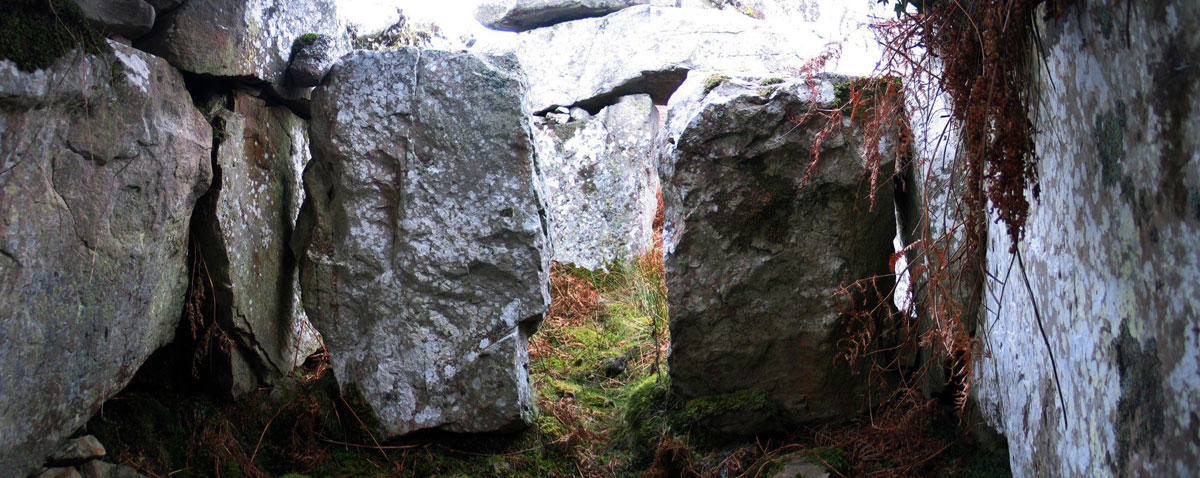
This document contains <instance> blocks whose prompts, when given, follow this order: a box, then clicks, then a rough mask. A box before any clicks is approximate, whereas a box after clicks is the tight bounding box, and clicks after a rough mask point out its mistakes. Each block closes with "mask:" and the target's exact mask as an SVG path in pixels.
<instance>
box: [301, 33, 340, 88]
mask: <svg viewBox="0 0 1200 478" xmlns="http://www.w3.org/2000/svg"><path fill="white" fill-rule="evenodd" d="M342 53H344V52H343V51H340V50H339V49H338V48H337V45H336V41H335V40H334V39H333V38H332V37H330V36H329V35H317V34H314V35H312V36H301V37H300V39H298V40H296V43H295V45H294V47H293V48H292V63H291V64H290V65H288V75H289V76H290V77H291V80H292V84H293V85H295V86H299V87H310V86H317V85H319V84H321V79H322V78H325V74H326V73H329V68H331V67H333V63H334V62H336V61H337V59H338V56H340V55H341V54H342Z"/></svg>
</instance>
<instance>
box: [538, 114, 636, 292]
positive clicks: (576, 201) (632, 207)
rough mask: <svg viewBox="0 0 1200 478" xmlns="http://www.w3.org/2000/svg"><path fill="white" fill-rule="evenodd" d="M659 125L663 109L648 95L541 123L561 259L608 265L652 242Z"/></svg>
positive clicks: (592, 265) (541, 149) (633, 255)
mask: <svg viewBox="0 0 1200 478" xmlns="http://www.w3.org/2000/svg"><path fill="white" fill-rule="evenodd" d="M584 116H586V114H584ZM657 127H658V112H657V110H656V109H655V108H654V105H653V104H652V103H651V102H650V97H649V96H648V95H636V96H627V97H624V98H622V99H621V100H620V101H618V102H617V104H614V105H612V106H609V107H607V108H605V109H603V110H601V111H600V113H599V114H597V115H596V116H593V117H587V118H584V119H582V120H579V121H571V122H568V123H565V124H555V123H554V122H552V121H545V122H543V123H542V124H539V125H536V126H535V127H534V130H533V131H534V135H533V137H534V140H535V141H536V144H537V149H538V156H539V159H538V161H539V164H540V165H541V168H542V171H543V173H544V174H545V177H546V195H547V197H548V200H547V202H548V203H549V205H550V235H551V237H552V238H553V239H554V260H555V261H557V262H561V263H573V264H575V265H577V266H580V267H586V268H588V269H600V268H603V267H604V266H605V264H607V263H610V262H613V261H616V260H622V259H632V258H636V257H639V256H641V255H642V254H644V253H645V252H646V251H649V250H650V249H651V247H652V246H653V241H654V228H653V226H654V215H655V213H656V212H657V210H658V195H657V193H658V171H657V168H656V167H655V166H654V164H655V163H654V159H653V158H652V157H651V149H652V148H651V146H652V142H653V139H652V138H653V135H654V132H655V130H656V129H657Z"/></svg>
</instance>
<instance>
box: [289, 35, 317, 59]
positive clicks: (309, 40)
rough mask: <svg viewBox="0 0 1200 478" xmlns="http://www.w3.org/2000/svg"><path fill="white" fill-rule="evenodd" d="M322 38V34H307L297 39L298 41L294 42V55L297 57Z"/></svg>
mask: <svg viewBox="0 0 1200 478" xmlns="http://www.w3.org/2000/svg"><path fill="white" fill-rule="evenodd" d="M320 38H321V34H319V33H305V34H303V35H300V36H298V37H296V40H295V41H293V42H292V55H295V54H296V52H299V51H300V50H303V49H304V48H305V47H307V46H309V45H312V44H313V43H316V42H317V40H319V39H320Z"/></svg>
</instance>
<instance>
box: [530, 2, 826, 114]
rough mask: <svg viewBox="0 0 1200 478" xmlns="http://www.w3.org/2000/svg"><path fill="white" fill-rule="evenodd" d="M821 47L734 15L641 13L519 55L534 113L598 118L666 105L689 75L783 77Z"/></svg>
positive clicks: (541, 39)
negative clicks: (613, 108)
mask: <svg viewBox="0 0 1200 478" xmlns="http://www.w3.org/2000/svg"><path fill="white" fill-rule="evenodd" d="M810 40H811V39H810ZM593 45H603V47H602V48H600V47H593ZM824 46H825V42H824V41H807V42H806V41H800V39H799V38H796V37H794V36H792V35H790V34H789V33H787V32H785V31H783V30H775V29H771V28H769V26H767V25H766V24H764V23H763V22H760V21H757V20H754V19H752V18H750V17H747V16H745V15H742V14H740V13H736V12H729V11H721V10H696V9H679V8H659V7H650V6H637V7H631V8H627V9H624V10H621V11H619V12H617V13H613V14H610V15H607V16H604V17H601V18H588V19H584V20H577V21H573V22H567V23H560V24H558V25H554V26H552V27H547V28H539V29H537V30H533V31H529V32H526V33H523V34H522V38H521V45H520V46H519V47H518V48H517V55H518V56H519V58H520V60H521V66H522V68H524V69H525V72H526V73H527V74H528V75H529V78H530V79H531V82H532V83H531V84H530V91H529V102H530V105H531V106H532V108H533V109H534V110H535V111H546V110H550V109H553V108H554V107H555V106H583V107H585V108H588V109H589V110H592V111H596V110H597V109H599V108H600V107H602V106H604V105H606V104H610V103H612V102H613V101H615V100H616V98H619V97H620V96H624V95H630V94H639V93H646V94H650V95H651V96H652V97H653V98H654V101H655V102H656V103H659V104H663V103H666V100H667V98H668V97H669V96H670V95H671V92H673V91H674V90H675V89H676V88H677V87H678V86H679V84H680V83H682V82H683V80H684V78H685V77H686V75H687V72H688V70H695V69H712V70H726V71H742V72H767V71H786V70H788V69H792V68H797V67H799V66H801V65H803V64H804V62H805V61H807V60H808V59H809V58H812V57H813V56H815V54H816V53H818V52H820V51H821V49H822V48H823V47H824Z"/></svg>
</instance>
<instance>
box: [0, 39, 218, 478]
mask: <svg viewBox="0 0 1200 478" xmlns="http://www.w3.org/2000/svg"><path fill="white" fill-rule="evenodd" d="M110 46H111V48H112V52H111V53H108V54H104V55H90V56H82V55H80V54H79V53H78V52H72V53H69V54H68V55H67V56H65V57H63V58H61V59H59V60H58V62H57V63H55V64H54V65H53V66H52V67H50V68H47V69H44V70H37V71H34V72H28V73H27V72H21V71H18V70H17V69H16V67H15V65H14V64H13V63H11V62H8V61H0V277H3V280H0V469H3V470H5V473H12V474H14V475H15V476H25V474H26V473H27V472H29V471H32V468H33V467H36V466H37V465H40V464H41V461H42V459H43V457H45V456H46V455H47V454H49V453H50V452H51V451H52V450H53V449H54V447H55V446H56V445H58V443H59V442H60V441H62V439H63V438H66V436H67V435H68V434H70V433H72V432H73V431H75V430H76V429H77V428H78V427H79V426H80V425H82V424H83V423H84V422H85V421H86V420H87V419H88V417H90V416H91V414H92V413H93V412H94V411H95V410H96V409H97V408H98V407H99V406H100V403H101V402H103V401H104V400H105V399H107V398H108V397H109V396H111V395H112V394H114V393H116V392H117V391H118V390H120V389H121V388H122V387H123V386H124V385H125V384H126V383H127V382H128V381H129V379H130V378H132V377H133V374H134V372H136V371H137V369H138V367H139V366H140V365H141V364H142V362H143V361H144V360H145V359H146V357H147V356H148V355H150V353H151V352H153V351H154V350H155V349H157V348H158V347H160V346H162V345H163V344H165V343H166V342H168V341H169V340H170V339H171V337H172V335H173V333H174V331H175V325H176V323H177V322H178V320H179V315H180V310H181V309H182V307H183V298H184V297H183V296H184V289H185V288H186V287H187V273H186V264H185V258H186V251H187V229H188V218H189V217H190V216H191V213H192V206H193V204H194V203H195V201H196V199H197V198H198V197H200V195H201V194H203V193H204V191H205V190H207V189H208V185H209V181H210V179H211V174H212V172H211V166H210V156H209V151H210V147H211V146H210V145H211V141H212V130H211V128H210V127H209V125H208V123H207V122H205V121H204V118H203V117H202V116H201V115H200V113H199V112H197V111H196V109H195V107H193V105H192V100H191V97H190V96H189V95H188V92H187V90H186V89H185V88H184V83H183V78H182V77H181V76H180V74H179V72H177V71H176V70H175V69H174V68H171V67H170V65H168V64H167V63H166V62H165V61H163V60H161V59H159V58H155V57H153V56H150V55H147V54H144V53H142V52H139V51H137V50H134V49H132V48H128V47H125V46H122V45H119V44H116V43H110Z"/></svg>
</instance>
